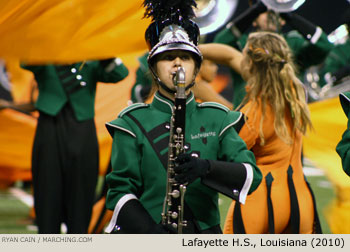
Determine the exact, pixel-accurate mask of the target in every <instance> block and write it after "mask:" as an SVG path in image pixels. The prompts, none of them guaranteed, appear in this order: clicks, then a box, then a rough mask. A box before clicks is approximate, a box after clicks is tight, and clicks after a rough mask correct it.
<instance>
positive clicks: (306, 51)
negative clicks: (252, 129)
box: [214, 0, 333, 108]
mask: <svg viewBox="0 0 350 252" xmlns="http://www.w3.org/2000/svg"><path fill="white" fill-rule="evenodd" d="M280 17H281V18H282V19H279V17H278V16H277V15H276V14H275V13H274V12H272V11H267V7H266V6H265V4H264V3H263V2H262V1H261V0H258V1H256V3H255V4H254V5H252V6H251V7H250V8H249V9H247V10H246V11H244V12H243V13H242V14H241V15H239V16H237V17H236V18H235V19H234V20H233V21H232V22H230V23H229V24H228V25H227V27H226V28H225V29H223V30H222V31H220V32H219V33H218V34H217V35H216V36H215V38H214V42H215V43H222V44H226V45H229V46H232V47H234V48H236V49H238V50H239V51H242V50H243V48H244V46H245V44H246V42H247V38H248V35H249V31H248V30H249V29H248V28H250V27H251V25H253V28H254V30H256V31H272V32H281V27H282V26H283V25H284V24H288V25H289V26H291V27H292V28H293V29H294V30H291V31H289V32H288V33H284V34H283V36H284V38H285V39H286V41H287V43H288V46H289V47H290V48H291V50H292V52H293V55H294V59H295V63H296V64H297V67H298V70H299V76H300V79H301V80H302V79H303V77H302V76H303V74H304V72H305V70H306V69H307V68H309V67H310V66H312V65H316V64H320V63H321V62H323V60H324V59H325V58H326V56H327V54H328V53H329V51H330V50H331V49H332V47H333V46H332V44H331V43H330V42H329V41H328V39H327V34H326V33H325V32H323V31H322V29H321V28H320V27H318V26H316V25H314V24H313V23H311V22H310V21H308V20H306V19H305V18H303V17H301V16H300V15H298V14H295V13H281V14H280ZM230 73H231V77H232V82H233V85H234V86H233V90H234V91H233V104H234V108H237V107H238V105H239V104H240V103H241V102H242V99H243V97H244V96H245V94H246V91H245V86H246V83H245V82H244V80H243V79H242V77H241V76H240V75H238V74H237V73H236V72H234V71H233V70H231V71H230Z"/></svg>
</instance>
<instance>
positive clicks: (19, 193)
mask: <svg viewBox="0 0 350 252" xmlns="http://www.w3.org/2000/svg"><path fill="white" fill-rule="evenodd" d="M9 191H10V193H11V194H12V195H13V196H15V197H16V198H17V199H19V200H20V201H22V202H23V203H24V204H26V205H27V206H28V207H32V206H33V204H34V200H33V196H32V195H30V194H29V193H26V192H25V191H23V190H21V189H19V188H14V187H12V188H10V190H9Z"/></svg>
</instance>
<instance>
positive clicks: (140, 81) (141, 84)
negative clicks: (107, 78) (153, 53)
mask: <svg viewBox="0 0 350 252" xmlns="http://www.w3.org/2000/svg"><path fill="white" fill-rule="evenodd" d="M147 57H148V52H147V53H145V54H144V55H142V56H141V57H139V58H138V60H139V63H140V66H139V68H138V69H137V70H136V81H135V84H134V85H133V87H132V88H131V100H132V102H134V103H136V102H144V101H145V100H146V99H145V97H144V96H145V94H147V95H148V94H149V91H150V90H151V87H152V75H151V73H150V71H149V68H148V63H147Z"/></svg>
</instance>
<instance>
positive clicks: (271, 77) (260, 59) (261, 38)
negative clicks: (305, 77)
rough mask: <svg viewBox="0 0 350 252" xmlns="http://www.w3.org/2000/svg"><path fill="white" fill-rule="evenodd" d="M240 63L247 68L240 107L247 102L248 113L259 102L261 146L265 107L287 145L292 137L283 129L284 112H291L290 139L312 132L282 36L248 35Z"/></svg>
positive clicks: (298, 81) (277, 131)
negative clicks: (309, 130)
mask: <svg viewBox="0 0 350 252" xmlns="http://www.w3.org/2000/svg"><path fill="white" fill-rule="evenodd" d="M243 60H244V61H246V63H247V64H245V66H246V68H245V69H242V71H243V72H244V71H248V80H247V94H246V96H245V97H244V99H243V102H242V104H241V105H240V106H242V105H243V104H246V103H247V102H248V101H250V102H251V103H250V106H249V107H248V108H247V113H248V112H249V110H251V109H252V108H253V107H254V106H257V105H259V102H261V107H262V117H261V121H260V129H259V136H260V141H261V145H264V144H265V139H264V134H263V130H262V129H263V121H264V117H265V112H266V104H270V106H271V108H272V110H273V112H274V114H275V120H274V128H275V131H276V134H277V136H278V137H280V138H281V139H282V140H283V141H284V142H286V143H287V144H291V143H292V142H293V137H292V136H290V135H289V133H288V129H287V126H286V120H285V117H286V111H287V112H288V110H286V109H289V110H290V116H291V120H292V123H293V135H294V133H295V131H296V130H299V131H300V132H302V133H303V134H305V133H306V131H307V128H308V127H309V128H312V123H311V119H310V112H309V109H308V106H307V103H306V96H305V90H304V87H303V84H302V83H301V81H300V80H299V79H298V78H297V77H296V73H295V66H294V64H293V59H292V53H291V51H290V49H289V47H288V44H287V42H286V41H285V39H284V38H283V37H282V36H280V35H278V34H277V33H272V32H254V33H251V34H250V35H249V37H248V41H247V45H246V56H245V57H244V59H243Z"/></svg>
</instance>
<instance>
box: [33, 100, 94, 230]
mask: <svg viewBox="0 0 350 252" xmlns="http://www.w3.org/2000/svg"><path fill="white" fill-rule="evenodd" d="M32 155H33V156H32V175H33V188H34V207H35V213H36V222H37V225H38V228H39V233H42V234H48V233H60V226H61V223H62V222H64V223H65V224H66V225H67V232H68V233H87V230H88V226H89V222H90V218H91V212H92V206H93V203H94V197H95V188H96V183H97V176H98V165H99V161H98V160H99V157H98V143H97V135H96V128H95V123H94V119H91V120H86V121H82V122H78V121H77V120H76V119H75V116H74V114H73V111H72V109H71V107H70V106H69V105H66V106H65V107H64V108H63V109H62V110H61V111H60V113H59V114H58V115H57V116H50V115H47V114H45V113H42V112H40V116H39V119H38V125H37V128H36V133H35V139H34V145H33V153H32Z"/></svg>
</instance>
